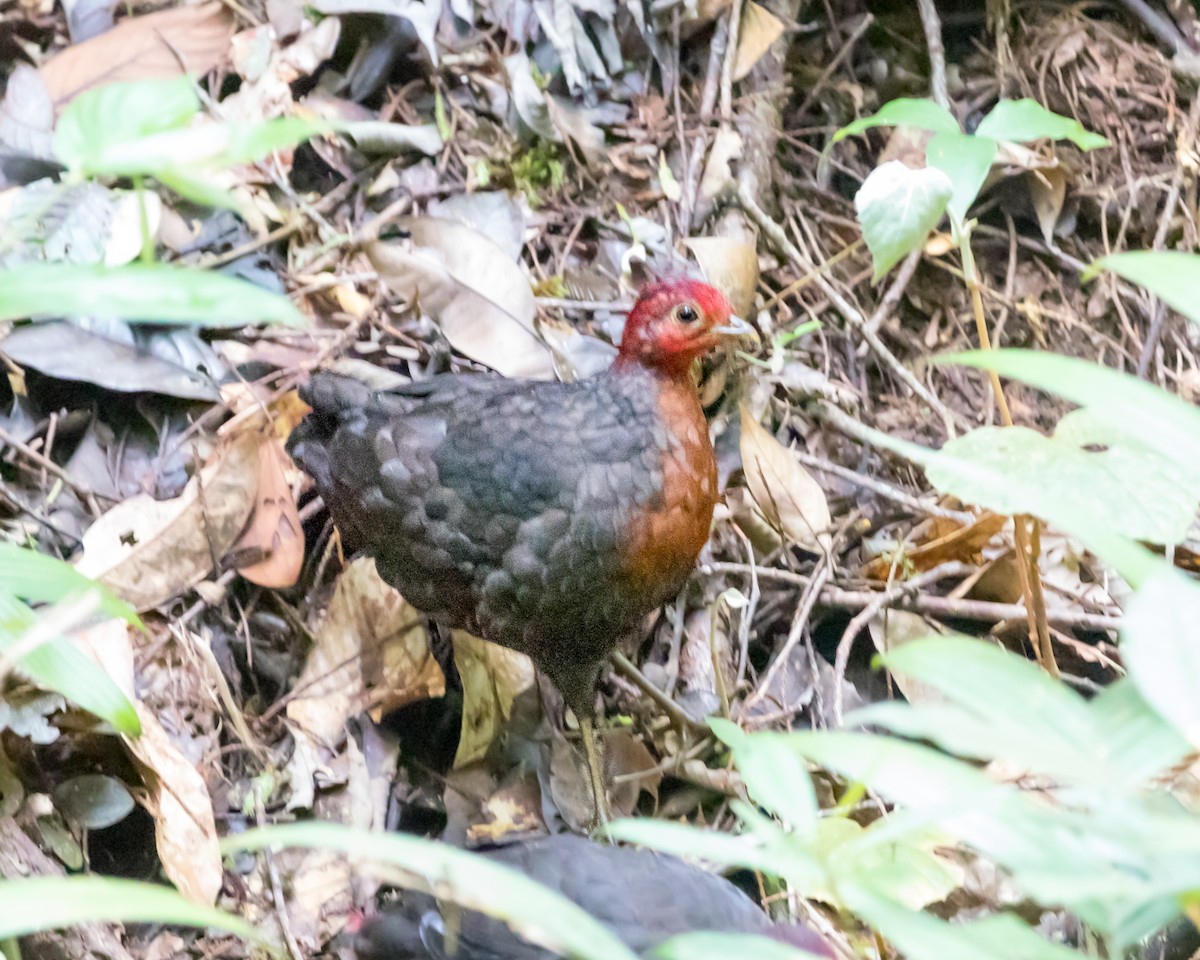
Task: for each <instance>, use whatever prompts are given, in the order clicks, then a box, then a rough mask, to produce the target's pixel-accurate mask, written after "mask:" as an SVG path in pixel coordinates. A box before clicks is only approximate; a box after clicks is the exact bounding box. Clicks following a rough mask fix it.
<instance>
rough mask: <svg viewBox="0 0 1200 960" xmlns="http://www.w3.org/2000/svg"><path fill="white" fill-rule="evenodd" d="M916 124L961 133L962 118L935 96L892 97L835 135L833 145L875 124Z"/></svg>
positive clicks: (918, 126) (880, 125)
mask: <svg viewBox="0 0 1200 960" xmlns="http://www.w3.org/2000/svg"><path fill="white" fill-rule="evenodd" d="M897 126H906V127H916V128H918V129H919V130H929V131H930V132H932V133H958V121H957V120H955V119H954V114H952V113H951V112H950V111H949V110H947V109H946V108H945V107H942V106H939V105H938V104H936V103H934V102H933V101H932V100H917V99H913V98H909V97H901V98H900V99H898V100H891V101H889V102H888V103H885V104H884V105H883V106H882V107H880V108H879V110H878V112H876V113H873V114H872V115H871V116H869V117H859V118H858V119H857V120H855V121H854V122H853V123H848V124H847V125H846V126H844V127H842V129H841V130H839V131H838V132H837V133H835V134H834V135H833V140H832V141H831V142H830V145H831V146H832V145H833V144H835V143H837V142H838V141H839V140H845V139H846V137H854V136H858V134H860V133H865V132H866V131H868V130H870V129H871V128H872V127H897Z"/></svg>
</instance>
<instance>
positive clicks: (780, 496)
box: [741, 406, 833, 553]
mask: <svg viewBox="0 0 1200 960" xmlns="http://www.w3.org/2000/svg"><path fill="white" fill-rule="evenodd" d="M741 452H742V470H743V472H744V473H745V475H746V485H747V486H748V487H749V488H750V493H751V495H752V496H753V497H754V501H755V503H757V504H758V509H759V510H760V511H761V512H762V515H763V516H764V517H766V519H767V521H768V522H769V523H770V524H771V525H772V526H773V527H775V528H776V529H777V530H779V531H780V532H781V533H782V534H783V535H784V536H785V537H787V539H789V540H791V541H793V542H794V543H796V544H798V545H799V546H801V547H804V548H805V549H806V550H813V551H816V552H818V553H820V552H824V551H826V550H828V549H829V546H830V543H831V539H830V535H829V528H830V526H831V525H832V523H833V519H832V517H831V516H830V514H829V504H828V502H827V501H826V499H825V491H824V490H822V489H821V485H820V484H819V483H817V481H816V480H814V479H813V478H812V476H811V475H810V474H809V472H808V471H807V470H805V469H804V467H803V466H801V465H800V462H799V461H798V460H797V459H796V458H795V457H793V456H792V455H791V453H789V452H788V450H787V449H786V448H785V447H784V446H783V445H782V444H781V443H780V442H779V441H778V440H776V439H775V438H774V437H773V436H772V435H771V434H770V433H768V432H767V431H766V430H764V429H763V428H762V427H761V426H760V425H759V423H758V421H757V420H755V419H754V417H753V416H752V415H751V414H750V411H749V410H748V409H747V408H746V407H744V406H743V407H742V443H741Z"/></svg>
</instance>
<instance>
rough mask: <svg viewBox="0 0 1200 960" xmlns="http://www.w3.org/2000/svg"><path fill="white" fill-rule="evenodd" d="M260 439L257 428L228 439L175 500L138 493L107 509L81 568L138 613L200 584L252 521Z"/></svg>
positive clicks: (86, 538)
mask: <svg viewBox="0 0 1200 960" xmlns="http://www.w3.org/2000/svg"><path fill="white" fill-rule="evenodd" d="M261 443H262V435H261V434H259V433H258V432H256V431H246V432H243V433H240V434H237V435H236V436H233V437H231V438H227V439H225V440H224V441H222V443H221V444H220V445H219V446H218V447H217V450H216V451H215V452H214V453H213V455H212V456H211V457H210V458H209V461H208V463H206V464H205V465H204V468H203V469H202V470H201V471H200V474H199V476H198V477H193V478H192V479H191V481H189V482H188V485H187V486H186V487H185V488H184V491H183V493H182V494H180V495H179V496H178V497H176V498H175V499H173V500H155V499H154V498H153V497H151V496H149V494H139V495H138V496H135V497H131V498H129V499H128V500H126V501H125V502H124V503H121V504H118V505H117V506H116V507H114V508H113V509H112V510H110V511H108V513H106V514H104V516H102V517H101V518H100V519H99V520H97V521H96V522H95V523H94V524H92V526H91V527H90V528H88V531H87V532H86V533H85V534H84V535H83V557H82V558H81V559H80V560H79V562H78V563H77V564H76V567H77V569H78V570H79V572H80V573H82V574H84V575H85V576H89V577H92V578H93V579H96V580H99V581H100V582H101V583H103V584H104V585H105V586H107V587H108V588H109V589H111V590H112V591H113V592H114V593H116V594H117V595H118V596H119V597H121V598H122V599H123V600H125V601H127V602H128V603H130V604H132V605H133V606H134V607H136V608H137V609H138V610H149V609H151V608H152V607H157V606H160V605H161V604H164V603H167V602H168V601H170V600H173V599H174V598H175V597H177V596H179V595H180V594H181V593H183V592H184V591H185V590H187V589H189V588H191V587H192V586H194V585H195V584H197V583H199V582H200V581H201V580H203V579H204V578H205V577H207V576H208V575H209V574H210V573H211V572H212V569H213V558H214V557H217V558H218V559H219V558H220V557H223V556H224V555H225V553H226V551H228V550H229V548H230V547H231V546H232V545H233V543H234V541H235V540H236V539H237V537H238V535H239V534H240V533H241V532H242V529H243V528H244V527H245V526H246V520H247V518H248V517H249V516H250V510H251V509H252V507H253V505H254V497H255V490H256V488H257V485H258V448H259V446H260V444H261Z"/></svg>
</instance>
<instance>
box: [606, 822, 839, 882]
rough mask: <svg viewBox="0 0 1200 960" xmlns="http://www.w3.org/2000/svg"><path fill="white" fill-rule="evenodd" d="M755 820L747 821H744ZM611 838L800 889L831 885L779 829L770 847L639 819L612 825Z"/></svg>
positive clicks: (746, 838)
mask: <svg viewBox="0 0 1200 960" xmlns="http://www.w3.org/2000/svg"><path fill="white" fill-rule="evenodd" d="M747 819H753V818H752V817H751V818H747V817H743V821H746V820H747ZM608 833H609V836H610V837H612V838H613V839H614V840H623V841H625V842H626V843H636V844H638V845H639V846H644V847H652V848H653V849H655V850H661V851H662V852H663V853H672V854H674V855H675V856H678V857H691V858H696V859H700V860H707V861H708V862H709V863H716V864H720V865H721V866H723V867H741V868H744V869H747V870H761V871H763V872H764V873H769V874H771V875H772V876H776V877H785V878H786V879H787V880H788V882H789V883H791V884H793V885H794V886H796V887H798V888H800V889H813V888H816V887H819V886H820V887H823V886H826V885H827V878H826V873H825V870H824V869H823V868H822V867H821V865H820V864H819V863H818V862H817V861H816V859H815V858H814V856H813V855H812V854H811V853H809V852H808V851H806V850H805V849H804V847H803V845H802V844H799V843H793V842H792V841H791V838H790V837H788V836H787V835H786V834H784V833H783V832H782V831H780V830H778V829H774V830H772V831H771V832H770V833H768V834H767V836H768V837H769V838H770V839H769V841H768V842H767V843H762V842H760V841H759V838H758V837H755V836H733V835H731V834H728V833H720V832H718V831H715V830H701V829H700V828H698V827H692V826H688V825H687V824H682V823H669V822H667V821H664V820H650V819H647V818H638V819H635V820H618V821H616V822H615V823H612V824H609V827H608Z"/></svg>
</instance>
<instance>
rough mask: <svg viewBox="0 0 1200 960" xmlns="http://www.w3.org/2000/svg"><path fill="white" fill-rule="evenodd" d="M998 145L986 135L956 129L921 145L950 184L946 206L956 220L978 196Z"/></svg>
mask: <svg viewBox="0 0 1200 960" xmlns="http://www.w3.org/2000/svg"><path fill="white" fill-rule="evenodd" d="M998 146H999V144H997V143H996V141H995V140H992V139H989V138H988V137H980V136H973V137H972V136H968V135H967V134H965V133H959V132H958V131H955V132H954V133H939V134H937V136H935V137H933V138H932V139H931V140H930V141H929V143H928V144H926V145H925V162H926V163H927V164H929V166H931V167H935V168H937V169H938V170H941V171H942V173H944V174H945V175H946V176H947V177H949V178H950V182H951V183H952V184H953V192H952V193H951V196H950V202H949V204H948V207H949V210H950V215H951V217H953V218H954V220H955V221H957V222H958V223H960V224H961V223H962V222H963V221H964V220H966V217H967V210H968V209H969V208H970V206H971V204H973V203H974V202H975V198H976V197H977V196H979V190H980V188H981V187H982V186H983V181H984V180H986V179H987V175H988V172H989V171H990V170H991V169H992V161H993V160H994V159H995V158H996V149H997V147H998Z"/></svg>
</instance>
